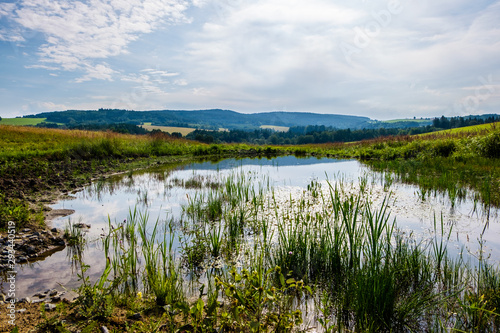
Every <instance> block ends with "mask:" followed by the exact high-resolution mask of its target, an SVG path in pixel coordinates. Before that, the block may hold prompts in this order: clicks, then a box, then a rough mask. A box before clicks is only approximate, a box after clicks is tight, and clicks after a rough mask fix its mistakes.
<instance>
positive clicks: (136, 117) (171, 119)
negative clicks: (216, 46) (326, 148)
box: [25, 109, 370, 130]
mask: <svg viewBox="0 0 500 333" xmlns="http://www.w3.org/2000/svg"><path fill="white" fill-rule="evenodd" d="M25 117H30V118H47V119H46V122H51V123H59V124H65V125H77V124H113V123H129V124H136V125H139V124H142V123H151V124H152V125H158V126H181V127H195V128H203V129H218V128H227V129H243V130H245V129H247V130H252V129H256V128H258V127H260V126H262V125H270V126H285V127H293V126H307V125H324V126H331V127H334V128H339V129H342V128H352V129H354V128H363V127H364V126H366V125H367V124H368V123H369V122H370V118H368V117H358V116H346V115H337V114H319V113H307V112H264V113H251V114H245V113H238V112H235V111H230V110H220V109H211V110H196V111H183V110H161V111H127V110H114V109H113V110H111V109H99V110H88V111H81V110H67V111H54V112H44V113H40V114H36V115H30V116H25Z"/></svg>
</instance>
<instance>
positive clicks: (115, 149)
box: [0, 124, 500, 227]
mask: <svg viewBox="0 0 500 333" xmlns="http://www.w3.org/2000/svg"><path fill="white" fill-rule="evenodd" d="M0 147H2V148H1V150H0V207H2V208H1V209H0V227H1V225H3V224H5V222H6V221H7V220H8V219H14V220H16V222H19V223H18V225H19V226H23V225H25V224H26V223H28V221H29V220H37V221H38V222H39V221H40V215H39V214H38V215H37V214H36V212H37V211H39V210H40V209H39V208H37V209H34V206H33V203H36V202H40V200H41V199H40V198H41V197H47V196H50V194H51V193H54V192H55V191H59V192H64V193H66V192H68V191H71V190H73V189H75V188H78V187H81V186H82V185H84V184H88V183H89V182H90V181H91V179H93V178H96V177H100V176H102V175H105V174H108V173H110V172H120V171H127V170H130V169H133V168H140V167H146V166H148V165H151V164H153V163H154V164H156V163H175V162H182V161H188V160H190V159H193V158H203V157H206V158H211V159H214V158H215V159H220V158H226V157H241V156H276V155H280V154H294V155H297V156H308V155H315V156H330V157H339V158H358V159H360V160H362V161H364V162H365V163H367V164H369V165H371V166H372V167H373V168H374V170H377V171H386V172H391V173H394V175H395V177H396V178H399V179H400V180H402V181H405V182H408V183H412V184H417V185H419V186H420V187H421V188H422V193H423V197H425V195H429V194H432V193H433V192H434V191H440V192H445V193H447V194H448V195H449V197H450V198H452V200H453V201H454V200H460V199H461V198H463V197H465V196H467V195H470V196H472V197H473V200H474V201H475V202H477V203H478V204H481V205H483V206H485V207H488V206H490V205H492V206H496V207H498V206H500V128H498V126H496V125H495V124H492V125H483V126H480V127H474V130H473V131H472V130H470V129H467V128H464V129H461V130H460V131H457V130H451V131H444V132H442V133H434V134H428V135H425V136H411V137H410V136H405V137H389V138H384V139H377V140H369V141H363V142H356V143H346V144H341V143H339V144H324V145H306V146H278V147H272V146H266V147H262V146H250V145H245V144H238V145H206V144H201V143H197V142H193V141H188V140H183V139H173V138H171V137H170V136H166V135H161V134H160V135H156V136H134V135H123V134H116V133H110V132H90V131H78V130H56V129H39V128H29V127H17V126H0ZM42 199H43V198H42ZM43 200H45V201H46V200H48V199H46V198H45V199H43ZM43 200H42V201H43ZM28 203H30V204H29V206H30V207H28ZM35 208H36V205H35ZM30 211H31V215H30V214H29V213H30ZM9 212H10V213H9ZM35 217H36V218H35ZM38 222H37V223H38Z"/></svg>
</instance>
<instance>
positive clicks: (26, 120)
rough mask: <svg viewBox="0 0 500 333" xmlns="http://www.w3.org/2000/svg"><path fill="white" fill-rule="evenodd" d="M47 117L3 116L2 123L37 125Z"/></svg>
mask: <svg viewBox="0 0 500 333" xmlns="http://www.w3.org/2000/svg"><path fill="white" fill-rule="evenodd" d="M45 119H47V118H2V120H0V125H14V126H35V125H38V124H40V123H41V122H43V121H45Z"/></svg>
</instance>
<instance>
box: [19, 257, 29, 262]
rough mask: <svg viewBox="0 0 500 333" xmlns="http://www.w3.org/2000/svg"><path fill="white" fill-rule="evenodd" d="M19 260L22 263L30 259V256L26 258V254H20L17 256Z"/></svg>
mask: <svg viewBox="0 0 500 333" xmlns="http://www.w3.org/2000/svg"><path fill="white" fill-rule="evenodd" d="M17 261H18V262H20V263H23V262H26V261H28V258H26V257H25V256H20V257H19V258H17Z"/></svg>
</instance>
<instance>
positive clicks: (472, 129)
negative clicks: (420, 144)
mask: <svg viewBox="0 0 500 333" xmlns="http://www.w3.org/2000/svg"><path fill="white" fill-rule="evenodd" d="M497 128H500V123H498V122H496V123H491V124H481V125H475V126H466V127H458V128H452V129H448V130H442V131H437V132H432V133H424V134H417V135H418V136H432V135H435V134H437V135H449V134H452V135H453V134H460V133H477V134H479V133H482V132H489V131H492V130H495V129H497Z"/></svg>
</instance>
